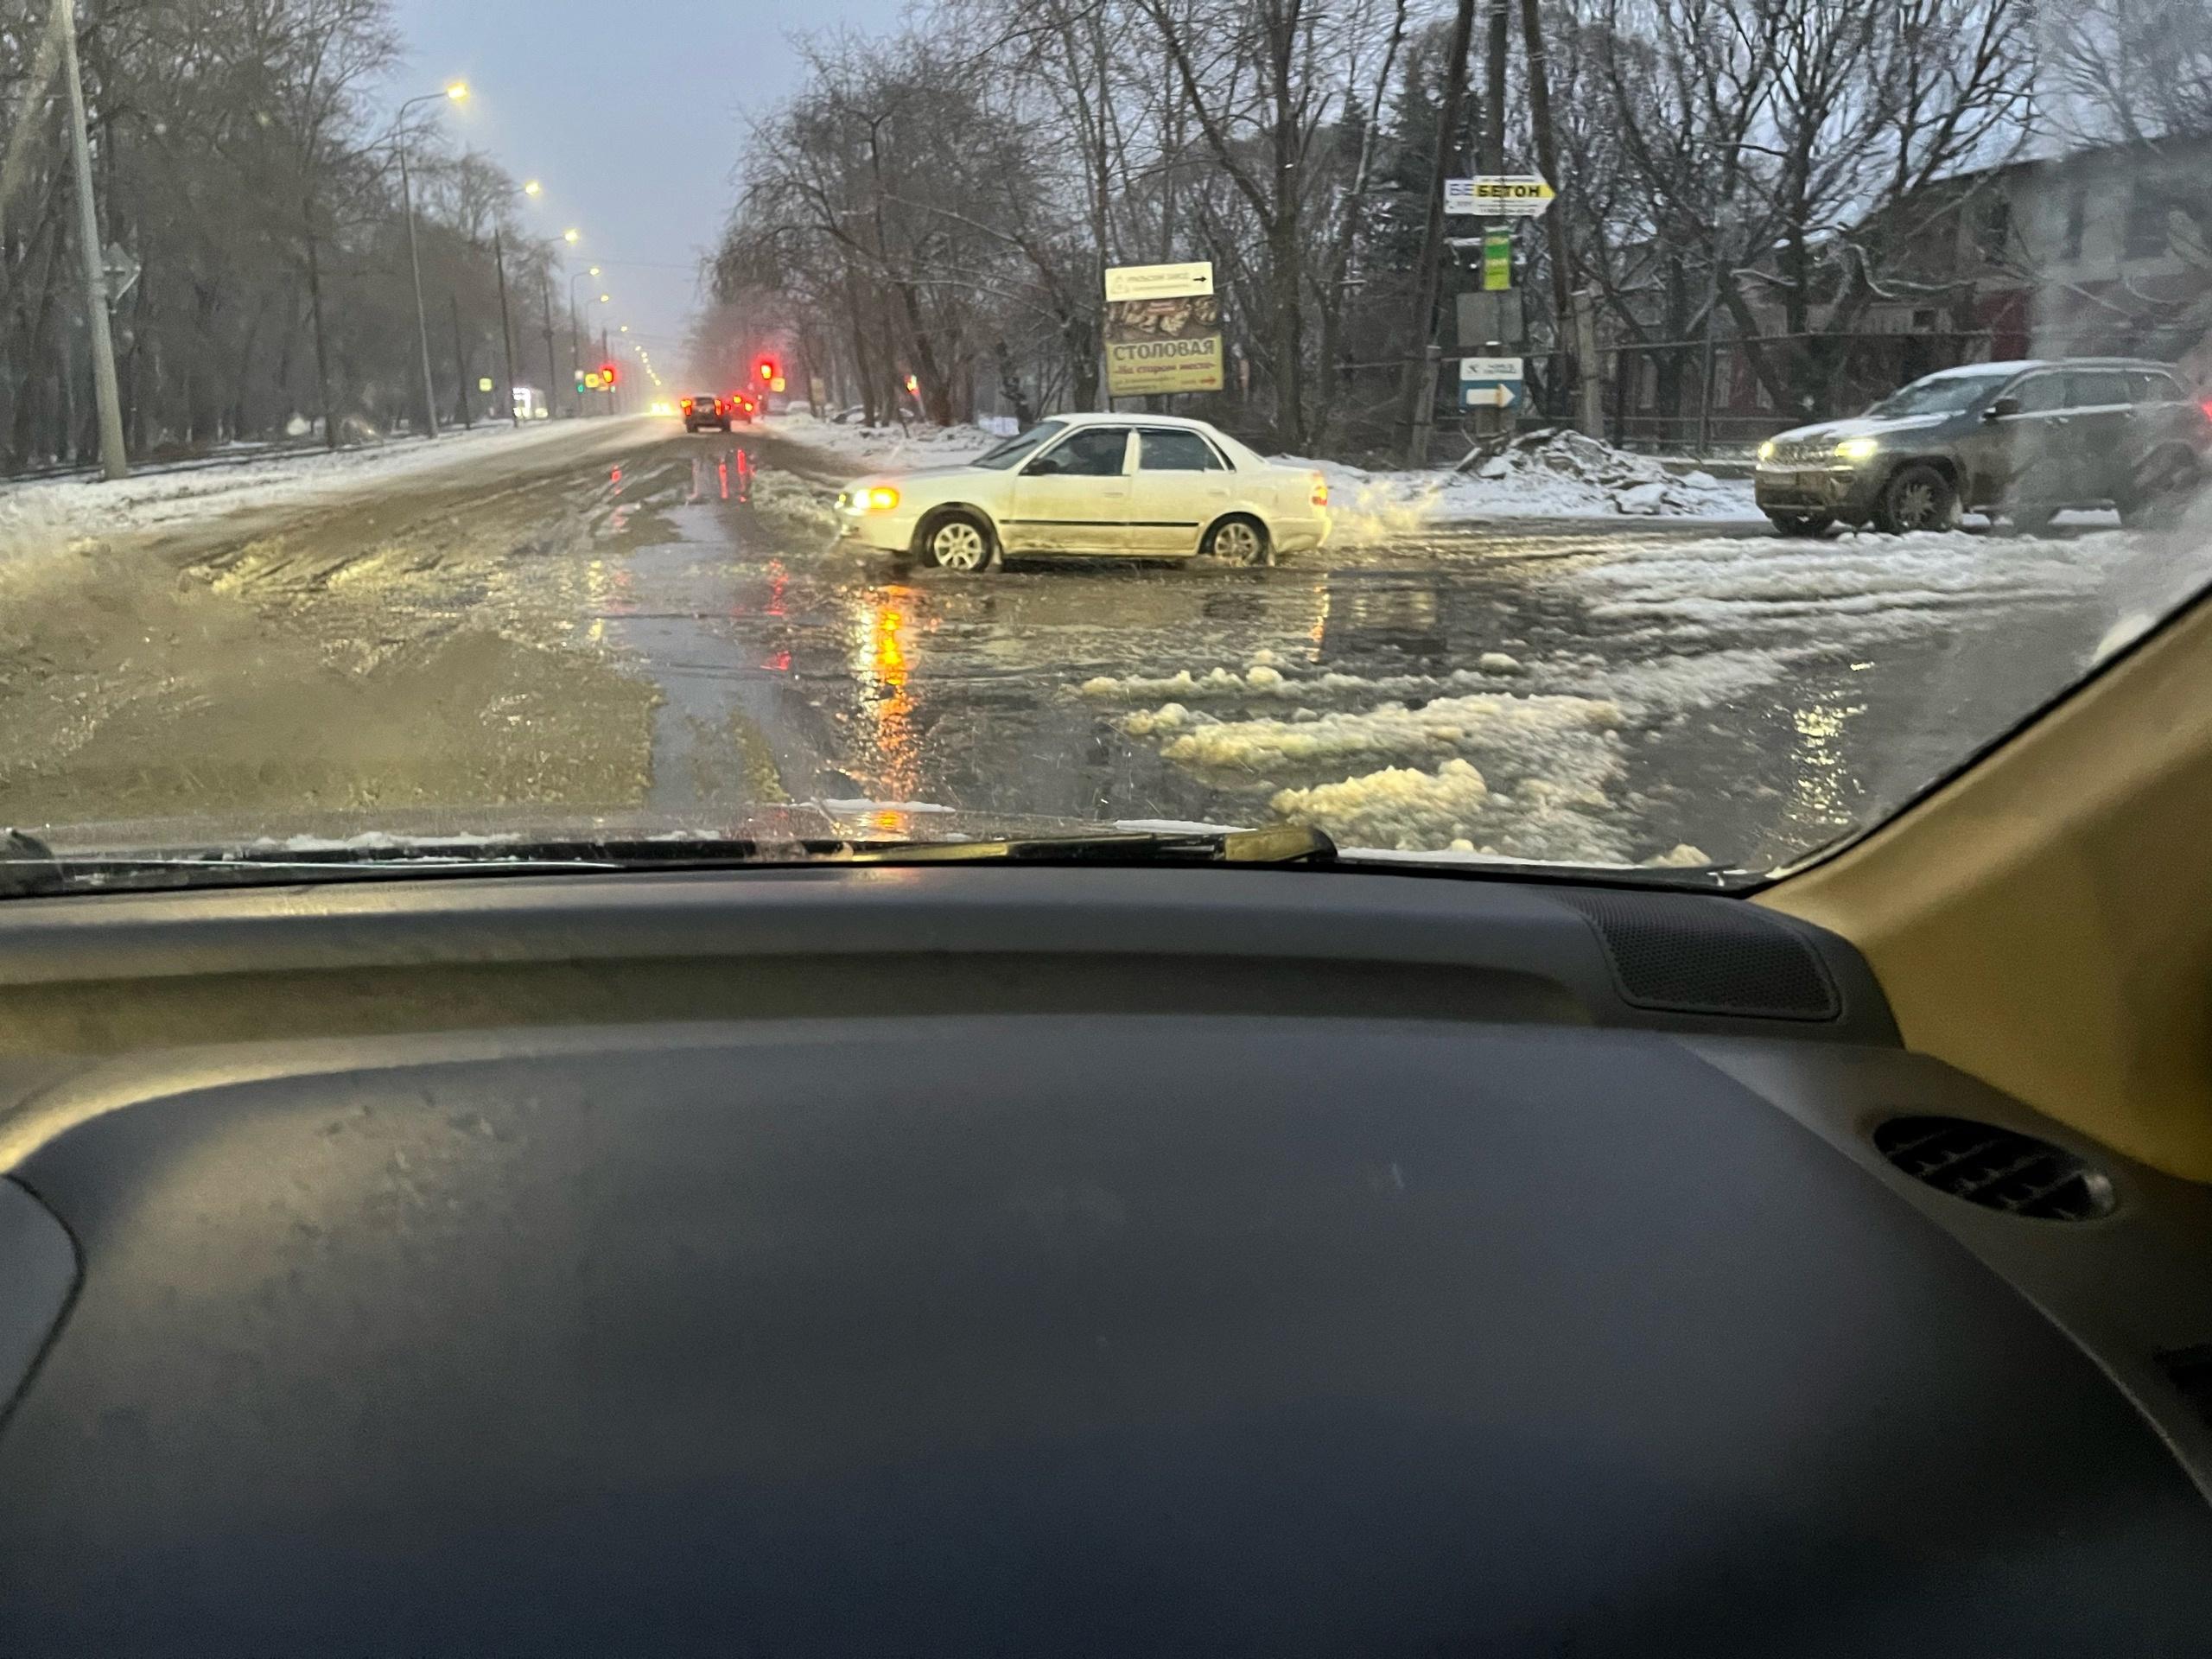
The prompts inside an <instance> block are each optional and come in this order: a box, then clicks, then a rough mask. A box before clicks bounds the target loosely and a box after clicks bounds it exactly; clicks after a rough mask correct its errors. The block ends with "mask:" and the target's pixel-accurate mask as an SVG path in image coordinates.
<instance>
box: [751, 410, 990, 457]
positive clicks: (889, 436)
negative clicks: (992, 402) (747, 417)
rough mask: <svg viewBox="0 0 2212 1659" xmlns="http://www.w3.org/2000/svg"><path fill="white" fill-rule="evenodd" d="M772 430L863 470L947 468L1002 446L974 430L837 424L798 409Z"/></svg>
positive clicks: (776, 422) (779, 418)
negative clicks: (994, 445)
mask: <svg viewBox="0 0 2212 1659" xmlns="http://www.w3.org/2000/svg"><path fill="white" fill-rule="evenodd" d="M772 430H773V432H774V433H775V435H777V436H779V437H787V438H790V439H791V440H792V441H793V442H798V443H803V444H804V445H806V447H807V448H810V449H818V450H820V451H822V452H823V454H831V455H836V457H837V458H838V459H839V460H841V461H849V462H851V463H852V464H853V465H854V466H855V467H858V468H861V469H864V470H866V471H868V472H910V471H912V470H913V469H914V468H916V467H948V466H952V465H955V464H957V463H958V462H960V461H965V460H967V459H968V457H969V456H970V455H976V454H982V452H983V451H984V450H986V449H988V448H990V447H991V446H992V445H993V444H995V443H1002V442H1005V440H1004V439H1003V438H1001V436H1000V435H998V434H996V433H994V432H988V431H986V430H985V429H983V428H982V427H980V426H930V425H927V424H925V423H921V422H915V423H912V424H911V425H907V426H859V425H842V426H841V425H839V424H837V423H835V422H832V421H818V420H817V419H815V418H814V416H811V415H808V414H805V413H804V412H798V411H794V412H793V413H791V414H788V415H779V416H777V417H776V418H775V420H774V422H773V423H772Z"/></svg>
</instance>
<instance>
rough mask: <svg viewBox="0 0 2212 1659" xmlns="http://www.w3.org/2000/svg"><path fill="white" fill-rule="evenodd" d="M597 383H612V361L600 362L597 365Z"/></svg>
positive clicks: (605, 384) (607, 384)
mask: <svg viewBox="0 0 2212 1659" xmlns="http://www.w3.org/2000/svg"><path fill="white" fill-rule="evenodd" d="M599 384H600V385H602V386H611V385H613V384H614V365H613V364H612V363H602V364H601V365H599Z"/></svg>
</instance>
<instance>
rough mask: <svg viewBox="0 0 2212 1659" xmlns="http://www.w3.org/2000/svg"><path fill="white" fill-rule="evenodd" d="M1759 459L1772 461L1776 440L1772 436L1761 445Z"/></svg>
mask: <svg viewBox="0 0 2212 1659" xmlns="http://www.w3.org/2000/svg"><path fill="white" fill-rule="evenodd" d="M1759 459H1760V460H1761V461H1772V460H1773V459H1774V440H1773V439H1772V438H1769V439H1768V440H1767V441H1766V442H1764V443H1763V444H1761V445H1759Z"/></svg>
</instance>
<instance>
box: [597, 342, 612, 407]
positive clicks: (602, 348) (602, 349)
mask: <svg viewBox="0 0 2212 1659" xmlns="http://www.w3.org/2000/svg"><path fill="white" fill-rule="evenodd" d="M599 360H600V361H601V362H602V363H611V362H613V360H614V359H612V358H610V357H609V356H607V325H606V324H605V323H603V322H602V323H601V324H600V325H599ZM600 390H601V391H603V392H605V393H606V394H607V413H608V414H610V415H612V414H613V412H614V388H613V387H612V386H601V388H600Z"/></svg>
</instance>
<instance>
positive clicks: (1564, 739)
mask: <svg viewBox="0 0 2212 1659" xmlns="http://www.w3.org/2000/svg"><path fill="white" fill-rule="evenodd" d="M1620 723H1621V710H1620V708H1619V705H1618V704H1617V703H1613V702H1604V701H1600V700H1599V699H1595V698H1591V697H1572V696H1538V697H1516V696H1465V697H1439V698H1437V699H1436V700H1435V701H1433V702H1428V703H1424V704H1423V705H1422V706H1421V707H1420V708H1418V709H1410V708H1408V707H1407V706H1406V705H1405V704H1403V703H1399V702H1386V703H1384V704H1383V705H1382V706H1381V707H1380V708H1377V709H1370V710H1368V711H1367V712H1366V713H1363V714H1342V715H1313V717H1312V718H1310V719H1306V720H1300V719H1298V718H1295V717H1294V718H1292V719H1290V720H1243V721H1212V722H1211V723H1206V724H1199V725H1196V726H1194V727H1193V728H1192V729H1191V730H1189V731H1187V732H1185V733H1184V734H1182V735H1180V736H1179V737H1177V738H1175V739H1174V740H1173V741H1171V742H1169V743H1168V744H1167V746H1166V748H1164V749H1163V750H1162V751H1161V753H1163V754H1164V755H1165V756H1166V758H1167V759H1168V760H1172V761H1174V762H1175V763H1176V764H1177V765H1179V766H1188V767H1191V768H1192V769H1193V770H1195V771H1202V772H1247V773H1252V774H1255V775H1261V776H1266V775H1271V774H1274V773H1277V772H1282V771H1285V770H1287V769H1291V768H1305V767H1314V766H1336V765H1338V764H1341V763H1344V762H1346V761H1351V760H1362V759H1371V758H1388V759H1391V760H1401V759H1406V758H1414V759H1421V760H1441V759H1443V758H1445V757H1446V756H1448V755H1452V754H1457V753H1462V752H1478V753H1484V754H1486V755H1491V756H1501V755H1502V756H1504V757H1506V758H1508V759H1510V760H1513V761H1516V762H1517V763H1518V767H1517V769H1520V770H1526V771H1531V772H1534V771H1551V770H1552V769H1553V768H1555V767H1557V766H1560V764H1561V762H1562V761H1565V762H1566V763H1567V765H1569V766H1572V767H1576V768H1578V769H1579V772H1580V776H1581V778H1583V779H1591V780H1596V779H1602V778H1604V777H1607V776H1610V775H1611V772H1612V770H1613V768H1614V766H1616V765H1617V760H1616V759H1615V753H1614V751H1615V750H1616V749H1617V748H1618V740H1613V741H1611V743H1610V744H1607V743H1605V742H1604V741H1592V740H1594V739H1599V736H1600V734H1603V736H1604V737H1605V738H1610V737H1611V734H1612V733H1613V732H1614V731H1615V729H1616V728H1618V727H1619V725H1620ZM1578 739H1580V740H1581V741H1580V743H1579V744H1578V743H1577V741H1576V740H1578ZM1578 751H1580V753H1578Z"/></svg>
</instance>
